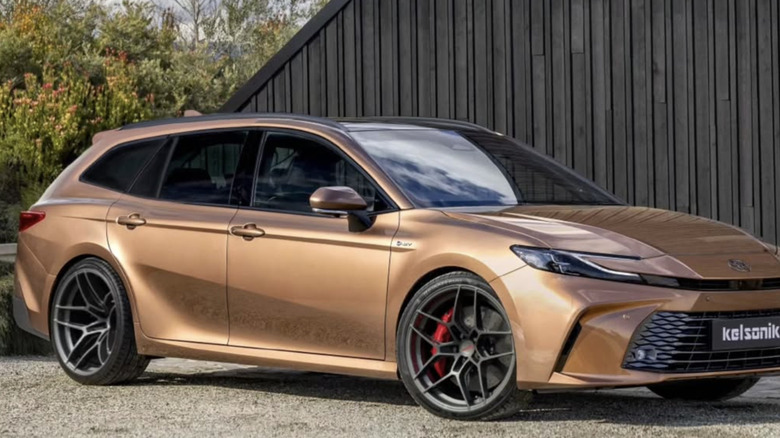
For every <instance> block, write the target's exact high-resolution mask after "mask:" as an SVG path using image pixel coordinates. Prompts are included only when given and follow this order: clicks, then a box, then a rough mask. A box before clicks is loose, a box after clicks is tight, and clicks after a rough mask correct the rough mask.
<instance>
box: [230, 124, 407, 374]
mask: <svg viewBox="0 0 780 438" xmlns="http://www.w3.org/2000/svg"><path fill="white" fill-rule="evenodd" d="M261 155H262V157H261V160H260V162H259V165H258V166H257V170H256V175H255V176H256V177H255V178H254V181H255V183H254V194H253V195H254V196H252V198H251V199H250V200H249V204H248V205H247V206H246V207H243V206H242V207H241V208H240V210H239V211H238V213H237V214H236V216H235V217H234V218H233V220H232V222H231V227H237V228H239V229H241V228H250V229H254V231H255V232H256V234H257V237H255V238H247V237H242V236H231V237H229V239H228V272H227V274H228V302H229V314H230V342H229V343H230V345H236V346H241V347H254V348H267V349H276V350H287V351H297V352H306V353H318V354H328V355H338V356H349V357H360V358H371V359H382V358H384V348H385V344H384V339H385V331H384V327H385V306H386V298H387V275H388V267H389V263H390V246H391V241H392V238H393V236H394V235H395V232H396V230H397V229H398V221H399V213H398V211H397V209H396V208H394V207H393V206H392V205H390V202H389V201H388V200H387V199H388V198H387V197H386V196H385V195H384V194H382V193H381V192H380V190H379V189H378V188H377V186H376V185H375V184H374V183H373V181H372V180H371V179H370V178H369V177H368V176H367V175H366V174H365V173H364V172H363V171H362V170H361V169H360V168H358V167H357V166H356V165H355V164H354V163H353V162H352V161H351V160H349V159H348V158H347V157H346V156H345V155H344V154H343V153H342V152H340V151H339V150H338V149H337V148H336V146H334V145H332V144H329V143H327V142H325V141H323V140H320V139H318V138H316V137H312V136H309V135H304V134H300V133H294V132H290V131H285V132H273V131H270V132H268V133H267V137H266V140H265V142H264V144H263V147H262V154H261ZM325 186H349V187H352V188H353V189H355V190H356V191H357V192H358V193H360V194H361V195H362V196H363V197H364V198H365V199H366V202H367V203H368V204H369V206H370V210H372V211H373V213H372V216H373V217H374V220H375V222H374V224H373V226H372V227H371V228H370V229H368V230H366V231H363V232H350V231H349V229H348V228H349V227H348V223H347V218H345V217H339V218H336V217H327V216H323V215H318V214H315V213H313V212H312V209H311V207H310V206H309V197H310V196H311V194H312V193H313V192H314V191H315V190H316V189H318V188H320V187H325ZM242 205H244V204H243V203H242Z"/></svg>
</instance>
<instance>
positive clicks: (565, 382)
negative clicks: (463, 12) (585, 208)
mask: <svg viewBox="0 0 780 438" xmlns="http://www.w3.org/2000/svg"><path fill="white" fill-rule="evenodd" d="M491 285H492V286H493V288H494V289H495V290H496V291H497V292H498V294H499V296H502V297H509V300H508V301H510V302H509V303H505V304H506V307H507V313H508V314H509V317H510V320H511V322H512V329H513V333H514V337H515V346H516V350H517V384H518V387H520V388H522V389H558V388H560V389H564V388H576V387H580V388H603V387H621V386H622V387H626V386H644V385H649V384H653V383H659V382H664V381H670V380H679V379H696V378H713V377H728V376H744V375H771V374H780V365H778V364H780V361H777V362H774V361H773V360H763V361H760V360H759V361H756V360H753V361H747V360H746V361H742V362H739V361H731V362H729V363H728V366H714V367H711V366H709V365H708V364H704V362H699V360H704V361H706V360H707V357H708V356H707V355H706V354H699V355H698V356H695V357H694V356H691V358H690V359H695V360H694V362H695V366H683V367H677V368H675V369H674V370H672V369H664V365H663V364H660V362H662V361H664V360H665V361H666V362H674V361H675V360H679V359H680V356H675V357H673V358H671V359H669V357H668V356H664V355H663V354H662V355H660V357H662V358H666V359H661V360H659V363H657V364H653V363H652V361H650V362H648V361H644V362H642V365H643V366H640V367H634V368H635V369H632V366H631V365H630V364H629V363H627V362H626V361H627V358H629V359H631V358H635V356H633V350H634V347H636V344H635V341H637V339H638V338H639V333H640V332H643V331H644V330H643V329H645V327H646V325H647V324H649V323H650V322H651V321H652V318H653V315H656V314H666V313H664V312H669V314H672V315H679V313H678V312H684V313H687V314H693V315H718V314H720V313H719V312H729V313H731V312H748V313H746V314H747V315H752V314H754V313H755V312H752V311H760V312H764V311H767V310H780V290H760V291H736V292H720V291H718V292H709V291H706V292H705V291H691V290H681V289H671V288H663V287H655V286H646V285H638V284H630V283H619V282H610V281H603V280H595V279H588V278H581V277H572V276H565V275H559V274H552V273H547V272H543V271H539V270H536V269H533V268H530V267H524V268H521V269H518V270H516V271H514V272H511V273H509V274H507V275H505V276H502V277H499V278H497V279H495V280H494V281H493V282H492V283H491ZM778 315H780V312H778ZM706 324H709V323H704V324H703V325H704V326H706V327H709V326H707V325H706ZM667 329H668V330H667ZM653 330H655V331H656V332H658V333H659V334H661V335H668V334H669V333H671V332H674V330H676V328H675V327H674V325H672V326H668V325H661V326H658V327H653ZM706 333H709V332H706ZM702 336H703V337H704V336H706V335H702ZM662 337H663V336H662ZM679 341H680V342H682V341H685V339H681V340H679ZM675 342H678V340H677V339H671V341H670V342H669V344H670V345H677V344H675ZM705 342H708V339H707V340H706V341H705ZM702 348H706V347H702ZM629 353H631V354H632V355H629V356H627V354H629ZM718 354H720V355H719V356H718V355H715V356H711V357H712V358H714V359H715V361H717V360H719V359H720V358H723V357H730V356H729V355H728V353H718ZM724 354H725V356H724ZM734 357H735V359H738V358H739V355H738V354H736V353H735V354H734ZM702 358H703V359H702ZM683 359H684V358H683ZM629 362H630V360H629ZM648 363H650V365H651V366H644V365H647V364H648ZM713 363H716V362H713ZM718 363H719V364H721V365H722V364H723V362H722V361H721V362H718ZM652 365H655V366H657V367H658V368H657V369H652V370H650V369H651V368H652ZM636 368H642V369H636ZM685 368H687V369H685ZM710 369H717V370H716V371H711V370H710Z"/></svg>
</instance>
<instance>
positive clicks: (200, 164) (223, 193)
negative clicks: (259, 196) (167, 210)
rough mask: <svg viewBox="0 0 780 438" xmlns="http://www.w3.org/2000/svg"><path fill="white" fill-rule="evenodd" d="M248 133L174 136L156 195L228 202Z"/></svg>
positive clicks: (182, 200) (180, 199) (228, 132)
mask: <svg viewBox="0 0 780 438" xmlns="http://www.w3.org/2000/svg"><path fill="white" fill-rule="evenodd" d="M249 133H250V131H225V132H209V133H198V134H190V135H183V136H180V137H178V139H177V140H176V141H175V142H174V145H173V151H171V153H170V160H169V162H168V166H167V168H166V170H165V172H164V174H163V178H162V184H161V186H160V189H159V198H160V199H166V200H170V201H178V202H186V203H198V204H214V205H227V204H230V191H231V187H232V184H233V179H234V177H235V173H236V168H237V166H238V161H239V158H240V156H241V150H242V149H243V147H244V145H245V144H246V142H247V140H248V138H249ZM147 190H148V189H147Z"/></svg>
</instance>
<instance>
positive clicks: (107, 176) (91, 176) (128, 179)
mask: <svg viewBox="0 0 780 438" xmlns="http://www.w3.org/2000/svg"><path fill="white" fill-rule="evenodd" d="M164 141H165V139H164V138H156V139H151V140H143V141H137V142H132V143H126V144H122V145H119V146H115V147H114V148H112V149H110V150H109V151H108V152H106V153H105V154H103V156H102V157H100V158H98V160H97V161H96V162H95V163H94V164H92V165H91V166H90V167H89V168H88V169H87V170H86V171H84V173H82V174H81V181H83V182H85V183H88V184H93V185H96V186H100V187H104V188H107V189H110V190H116V191H118V192H126V191H127V190H128V189H129V188H130V185H131V184H133V181H134V180H135V178H136V176H137V175H138V173H139V172H140V171H141V169H143V168H144V166H146V163H147V162H149V160H150V159H151V158H152V156H154V154H155V153H156V152H157V150H158V149H159V148H160V146H162V144H163V142H164Z"/></svg>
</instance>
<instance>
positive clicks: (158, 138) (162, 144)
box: [79, 135, 170, 194]
mask: <svg viewBox="0 0 780 438" xmlns="http://www.w3.org/2000/svg"><path fill="white" fill-rule="evenodd" d="M169 137H170V136H169V135H158V136H153V137H144V138H137V139H135V140H129V141H126V142H124V143H119V144H116V145H114V146H111V147H110V148H109V149H108V150H106V151H104V152H103V153H102V154H100V156H99V157H97V158H96V159H95V160H94V161H93V162H92V163H90V164H89V166H87V168H86V169H84V170H83V171H82V172H81V174H80V175H79V182H80V183H83V184H87V185H90V186H92V187H99V188H101V189H104V190H109V191H111V192H114V193H121V194H128V193H129V192H130V189H132V187H133V186H134V185H135V182H136V180H137V179H138V177H139V176H140V175H141V173H143V171H144V170H145V169H146V166H148V165H149V163H151V162H152V159H153V158H154V157H155V156H156V155H157V154H158V153H159V152H160V149H161V148H164V147H165V145H166V144H168V141H169ZM149 141H158V142H159V143H160V144H159V145H157V149H156V150H155V151H154V152H153V153H151V154H150V155H149V157H148V158H147V159H146V162H145V163H144V164H143V165H141V167H140V169H139V170H138V172H137V173H136V174H135V176H134V177H133V180H132V181H131V182H130V184H129V185H128V186H127V188H126V189H124V190H117V189H115V188H112V187H108V186H105V185H102V184H97V183H95V182H92V181H88V180H87V179H86V178H85V177H84V175H85V174H86V173H87V172H89V171H90V170H92V168H93V167H95V166H96V165H98V163H100V162H101V161H102V160H103V159H104V158H105V157H106V155H108V154H109V153H114V152H116V151H118V150H120V149H125V148H129V147H132V146H135V145H137V144H139V143H145V142H149Z"/></svg>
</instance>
